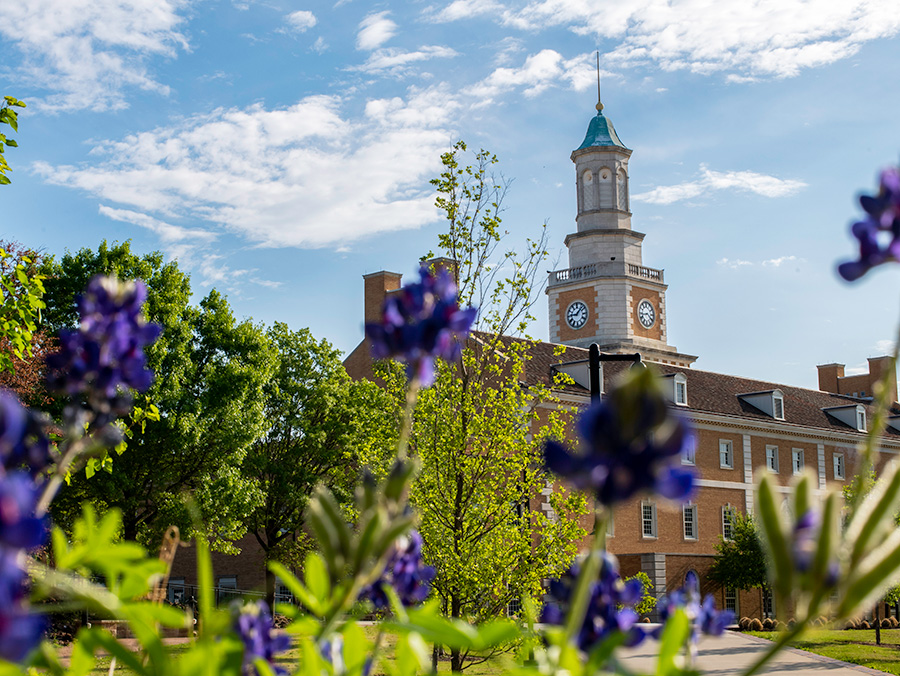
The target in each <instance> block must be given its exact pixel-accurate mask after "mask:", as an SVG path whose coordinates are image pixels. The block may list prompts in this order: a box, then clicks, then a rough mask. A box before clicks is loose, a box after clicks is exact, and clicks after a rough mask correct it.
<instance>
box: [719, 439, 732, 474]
mask: <svg viewBox="0 0 900 676" xmlns="http://www.w3.org/2000/svg"><path fill="white" fill-rule="evenodd" d="M719 467H721V468H722V469H734V448H733V446H732V445H731V442H730V441H729V440H728V439H719Z"/></svg>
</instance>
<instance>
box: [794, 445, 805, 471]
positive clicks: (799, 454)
mask: <svg viewBox="0 0 900 676" xmlns="http://www.w3.org/2000/svg"><path fill="white" fill-rule="evenodd" d="M803 456H804V453H803V449H802V448H792V449H791V473H792V474H794V475H797V474H802V473H803V467H804V466H805V464H806V458H804V457H803ZM798 457H799V458H800V468H799V469H798V468H797V458H798Z"/></svg>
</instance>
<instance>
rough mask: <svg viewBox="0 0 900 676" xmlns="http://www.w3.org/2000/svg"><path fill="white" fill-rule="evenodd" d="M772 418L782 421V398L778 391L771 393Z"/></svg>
mask: <svg viewBox="0 0 900 676" xmlns="http://www.w3.org/2000/svg"><path fill="white" fill-rule="evenodd" d="M772 417H773V418H775V420H784V397H783V396H782V395H781V392H778V391H775V392H773V393H772Z"/></svg>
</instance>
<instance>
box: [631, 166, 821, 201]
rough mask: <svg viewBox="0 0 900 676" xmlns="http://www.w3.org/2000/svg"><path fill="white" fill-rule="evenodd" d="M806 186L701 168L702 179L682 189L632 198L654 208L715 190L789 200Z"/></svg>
mask: <svg viewBox="0 0 900 676" xmlns="http://www.w3.org/2000/svg"><path fill="white" fill-rule="evenodd" d="M805 187H806V183H804V182H803V181H797V180H794V179H781V178H775V177H774V176H768V175H766V174H758V173H756V172H753V171H725V172H721V171H713V170H711V169H708V168H707V167H706V166H705V165H702V164H701V165H700V178H699V179H697V180H696V181H689V182H687V183H681V184H678V185H669V186H660V187H658V188H654V189H653V190H649V191H647V192H644V193H639V194H637V195H632V199H633V200H636V201H638V202H649V203H650V204H673V203H674V202H680V201H683V200H686V199H691V198H694V197H699V196H700V195H708V194H710V193H712V192H713V191H715V190H732V189H733V190H742V191H745V192H752V193H755V194H757V195H762V196H763V197H787V196H788V195H793V194H795V193H796V192H798V191H799V190H800V189H802V188H805Z"/></svg>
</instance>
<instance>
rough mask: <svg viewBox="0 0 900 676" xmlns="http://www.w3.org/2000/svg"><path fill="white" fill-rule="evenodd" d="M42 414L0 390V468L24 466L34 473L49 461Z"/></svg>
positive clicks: (45, 424) (8, 469)
mask: <svg viewBox="0 0 900 676" xmlns="http://www.w3.org/2000/svg"><path fill="white" fill-rule="evenodd" d="M46 426H47V421H46V419H45V418H44V416H43V415H41V414H40V413H36V412H34V411H31V410H30V409H27V408H25V407H23V406H22V405H21V404H20V403H19V400H18V399H17V398H16V397H15V395H13V394H12V393H10V392H6V391H4V390H2V389H0V468H2V469H3V470H5V471H7V472H8V471H10V470H13V469H16V468H19V467H21V466H23V465H26V466H27V467H28V468H29V469H30V470H31V473H32V474H37V473H39V472H40V471H42V470H43V469H44V468H45V467H47V465H49V464H50V461H51V455H50V439H49V438H48V437H47V432H46Z"/></svg>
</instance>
